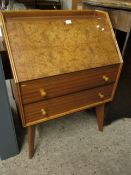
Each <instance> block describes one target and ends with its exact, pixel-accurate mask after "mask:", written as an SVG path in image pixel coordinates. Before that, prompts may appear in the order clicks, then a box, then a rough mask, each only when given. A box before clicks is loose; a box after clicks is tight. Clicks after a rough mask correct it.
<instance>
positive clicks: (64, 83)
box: [20, 65, 118, 104]
mask: <svg viewBox="0 0 131 175" xmlns="http://www.w3.org/2000/svg"><path fill="white" fill-rule="evenodd" d="M117 73H118V65H112V66H106V67H101V68H95V69H91V70H84V71H80V72H75V73H70V74H63V75H59V76H54V77H48V78H44V79H39V80H33V81H28V82H23V83H21V85H20V89H21V94H22V95H21V96H22V101H23V104H28V103H32V102H37V101H41V100H44V99H49V98H54V97H59V96H63V95H67V94H70V93H75V92H78V91H81V90H86V89H90V88H94V87H98V86H102V85H108V84H110V83H113V82H114V81H115V79H116V76H117Z"/></svg>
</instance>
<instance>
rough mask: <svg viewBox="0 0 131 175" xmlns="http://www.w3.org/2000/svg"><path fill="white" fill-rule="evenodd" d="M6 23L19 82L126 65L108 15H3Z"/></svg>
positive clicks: (90, 13) (10, 50) (6, 39)
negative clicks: (108, 66)
mask: <svg viewBox="0 0 131 175" xmlns="http://www.w3.org/2000/svg"><path fill="white" fill-rule="evenodd" d="M2 19H3V33H4V37H5V42H6V46H7V50H8V53H9V58H10V62H11V67H12V70H13V75H14V79H15V81H16V82H22V81H27V80H32V79H38V78H43V77H48V76H54V75H59V74H64V73H70V72H74V71H80V70H84V69H90V68H96V67H100V66H106V65H111V64H116V63H120V62H122V59H121V55H120V52H119V49H118V46H117V44H116V41H115V38H114V34H113V30H112V27H111V24H110V20H109V17H108V15H107V13H105V12H100V11H19V12H2Z"/></svg>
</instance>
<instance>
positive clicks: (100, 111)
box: [96, 104, 104, 131]
mask: <svg viewBox="0 0 131 175" xmlns="http://www.w3.org/2000/svg"><path fill="white" fill-rule="evenodd" d="M96 115H97V124H98V128H99V131H103V123H104V104H102V105H100V106H97V107H96Z"/></svg>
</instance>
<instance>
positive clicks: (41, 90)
mask: <svg viewBox="0 0 131 175" xmlns="http://www.w3.org/2000/svg"><path fill="white" fill-rule="evenodd" d="M40 94H41V96H42V97H45V96H46V92H45V90H44V89H40Z"/></svg>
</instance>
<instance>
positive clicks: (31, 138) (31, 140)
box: [28, 125, 35, 159]
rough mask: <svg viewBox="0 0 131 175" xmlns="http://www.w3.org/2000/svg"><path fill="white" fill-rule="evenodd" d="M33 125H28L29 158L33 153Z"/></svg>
mask: <svg viewBox="0 0 131 175" xmlns="http://www.w3.org/2000/svg"><path fill="white" fill-rule="evenodd" d="M34 140H35V125H34V126H29V127H28V144H29V158H30V159H31V158H32V157H33V155H34Z"/></svg>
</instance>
